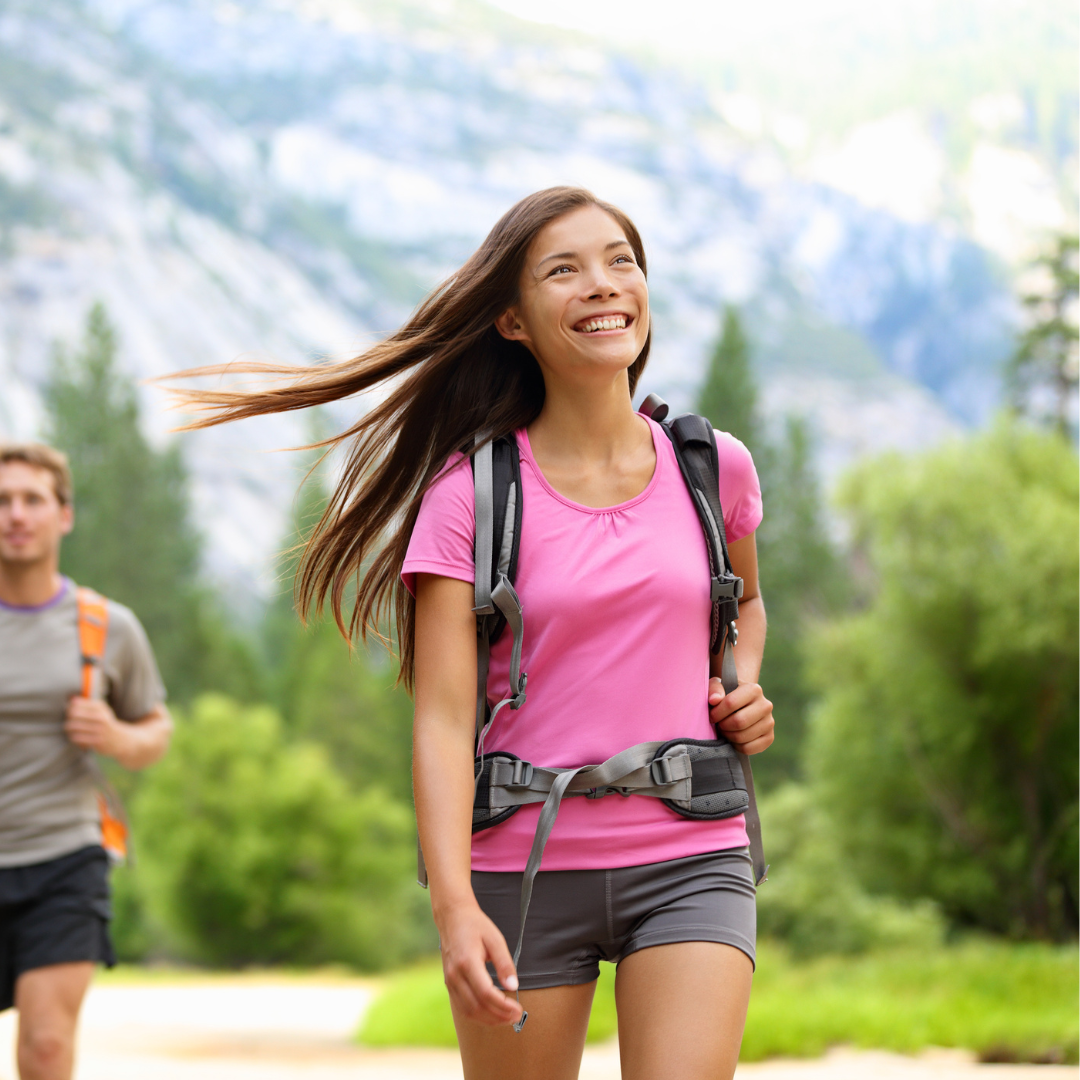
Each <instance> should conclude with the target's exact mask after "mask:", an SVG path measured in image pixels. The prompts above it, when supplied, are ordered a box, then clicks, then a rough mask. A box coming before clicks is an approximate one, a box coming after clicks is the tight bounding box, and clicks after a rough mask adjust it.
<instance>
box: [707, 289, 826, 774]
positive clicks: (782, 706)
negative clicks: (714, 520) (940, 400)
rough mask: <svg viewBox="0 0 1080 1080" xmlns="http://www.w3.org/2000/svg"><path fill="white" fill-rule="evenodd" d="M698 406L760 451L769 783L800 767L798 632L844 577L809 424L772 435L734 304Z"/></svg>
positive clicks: (761, 765)
mask: <svg viewBox="0 0 1080 1080" xmlns="http://www.w3.org/2000/svg"><path fill="white" fill-rule="evenodd" d="M697 409H698V412H700V413H701V414H702V415H703V416H707V417H708V418H709V420H711V421H712V424H713V426H714V427H715V428H717V429H718V430H720V431H728V432H730V433H731V434H733V435H735V436H736V437H737V438H738V439H740V440H741V441H742V442H743V443H744V444H745V445H746V446H747V448H748V449H749V450H750V452H751V453H752V454H753V455H754V461H755V464H756V465H757V470H758V476H759V479H760V481H761V488H762V499H763V502H764V507H765V516H764V519H763V520H762V523H761V527H760V528H759V529H758V534H757V547H758V562H759V571H760V578H761V591H762V596H763V598H764V600H765V607H766V610H767V612H768V620H769V634H768V645H767V646H766V649H765V659H764V663H763V664H762V669H761V683H762V686H764V687H765V691H766V693H767V694H768V696H769V699H770V700H771V701H772V702H773V705H774V712H775V715H776V723H777V729H776V741H775V742H774V743H773V745H772V746H771V747H770V748H769V750H768V752H767V753H765V754H763V755H761V756H760V757H758V758H757V759H756V760H755V761H754V771H755V773H757V774H759V775H760V778H761V779H762V780H763V781H764V786H765V788H766V789H768V788H769V787H771V786H773V785H775V784H777V783H779V782H780V781H781V780H783V779H790V778H791V777H794V776H795V775H797V774H798V771H799V760H800V751H801V747H802V742H803V732H804V730H805V717H806V713H807V709H808V707H809V703H810V693H811V691H810V687H809V684H808V683H807V680H806V677H805V674H804V670H803V649H802V641H803V638H804V636H805V634H806V630H807V626H808V625H809V622H810V620H812V619H814V618H818V617H820V616H821V615H822V614H824V613H826V612H829V611H832V610H835V608H836V606H837V604H838V603H840V602H841V600H842V598H843V596H844V592H845V590H844V577H843V573H842V568H841V564H840V562H839V560H838V559H837V557H836V553H835V551H834V549H833V546H832V544H831V543H830V541H829V536H828V533H827V531H826V528H825V524H824V521H823V514H822V507H823V502H822V496H821V488H820V485H819V484H818V480H817V477H816V476H815V474H814V469H813V462H812V459H811V446H810V438H809V434H808V432H807V430H806V426H805V424H803V423H802V422H801V421H799V420H797V419H789V420H788V421H787V423H786V424H785V425H784V427H783V429H782V431H781V434H780V438H779V439H775V440H774V439H771V438H770V437H769V435H768V433H767V432H766V431H765V429H764V425H763V424H762V423H761V420H760V417H759V413H758V402H757V385H756V382H755V379H754V373H753V365H752V356H751V344H750V340H749V338H748V337H747V335H746V332H745V331H744V329H743V325H742V319H741V317H740V316H739V313H738V311H737V310H736V309H735V308H733V307H731V306H728V307H726V308H725V309H724V315H723V326H722V330H721V336H720V340H719V342H718V343H717V345H716V348H715V349H714V350H713V354H712V358H711V360H710V363H709V368H708V371H707V372H706V376H705V382H704V384H703V386H702V389H701V393H700V395H699V397H698V402H697Z"/></svg>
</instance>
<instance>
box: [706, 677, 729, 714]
mask: <svg viewBox="0 0 1080 1080" xmlns="http://www.w3.org/2000/svg"><path fill="white" fill-rule="evenodd" d="M725 693H726V691H725V690H724V684H723V683H722V682H721V681H720V680H719V679H718V678H717V677H716V676H715V675H714V676H713V677H712V678H711V679H710V680H709V707H710V708H712V706H714V705H719V704H720V702H721V701H723V700H724V694H725Z"/></svg>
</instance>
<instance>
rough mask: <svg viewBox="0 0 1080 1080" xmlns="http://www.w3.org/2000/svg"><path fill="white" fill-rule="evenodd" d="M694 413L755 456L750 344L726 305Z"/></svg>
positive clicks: (756, 436) (756, 432) (757, 434)
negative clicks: (728, 434) (740, 443)
mask: <svg viewBox="0 0 1080 1080" xmlns="http://www.w3.org/2000/svg"><path fill="white" fill-rule="evenodd" d="M697 411H698V412H699V413H701V415H702V416H707V417H708V418H709V419H710V420H711V421H712V425H713V427H714V428H716V429H717V430H718V431H727V432H730V433H731V434H732V435H734V436H735V438H736V439H738V440H739V441H740V442H742V443H744V444H745V445H746V447H747V448H748V449H749V450H750V453H752V454H755V455H756V454H757V452H758V450H759V449H760V447H759V442H760V420H759V417H758V405H757V384H756V383H755V381H754V374H753V370H752V368H751V359H750V342H749V340H748V339H747V337H746V332H745V331H744V330H743V324H742V318H741V317H740V315H739V312H738V309H737V308H734V307H732V306H731V305H730V304H729V305H728V306H727V307H725V308H724V315H723V323H722V325H721V328H720V338H719V340H718V341H717V343H716V347H715V348H714V349H713V352H712V356H711V357H710V359H709V366H708V369H707V371H706V373H705V382H704V383H703V385H702V387H701V391H700V393H699V394H698V401H697Z"/></svg>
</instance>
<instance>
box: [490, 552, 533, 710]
mask: <svg viewBox="0 0 1080 1080" xmlns="http://www.w3.org/2000/svg"><path fill="white" fill-rule="evenodd" d="M491 602H492V603H493V604H494V605H495V607H497V608H498V609H499V611H501V612H502V614H503V616H504V617H505V618H506V625H507V626H509V627H510V633H511V634H512V635H513V639H514V643H513V648H512V649H511V651H510V693H511V694H512V695H513V699H512V701H511V704H510V707H511V708H512V709H520V708H521V706H522V705H524V704H525V684H526V682H527V681H528V676H527V675H522V674H521V644H522V641H523V639H524V637H525V617H524V615H523V613H522V610H521V600H520V599H519V598H518V594H517V592H516V591H515V590H514V586H513V585H511V584H510V582H509V580H508V579H507V577H506V575H505V574H501V573H500V574H499V581H498V584H497V585H496V586H495V588H494V589H492V590H491ZM485 692H486V688H485ZM519 698H520V700H518V699H519Z"/></svg>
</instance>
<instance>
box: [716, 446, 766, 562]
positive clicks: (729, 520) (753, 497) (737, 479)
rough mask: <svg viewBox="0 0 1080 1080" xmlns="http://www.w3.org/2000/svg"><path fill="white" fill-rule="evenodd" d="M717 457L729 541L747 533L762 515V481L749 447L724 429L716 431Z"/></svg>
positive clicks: (758, 523) (739, 538)
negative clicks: (759, 478)
mask: <svg viewBox="0 0 1080 1080" xmlns="http://www.w3.org/2000/svg"><path fill="white" fill-rule="evenodd" d="M716 449H717V454H718V457H719V460H720V505H721V507H723V510H724V531H725V532H726V533H727V538H728V542H729V543H734V542H735V541H736V540H741V539H742V538H743V537H744V536H749V535H750V534H751V533H752V532H753V531H754V530H755V529H756V528H757V527H758V526H759V525H760V524H761V518H762V508H761V483H760V481H759V480H758V474H757V469H756V468H755V467H754V459H753V458H752V457H751V456H750V451H749V450H747V449H746V447H745V446H744V445H743V444H742V443H741V442H739V440H738V439H736V438H735V436H734V435H729V434H728V433H727V432H726V431H718V432H717V433H716Z"/></svg>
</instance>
